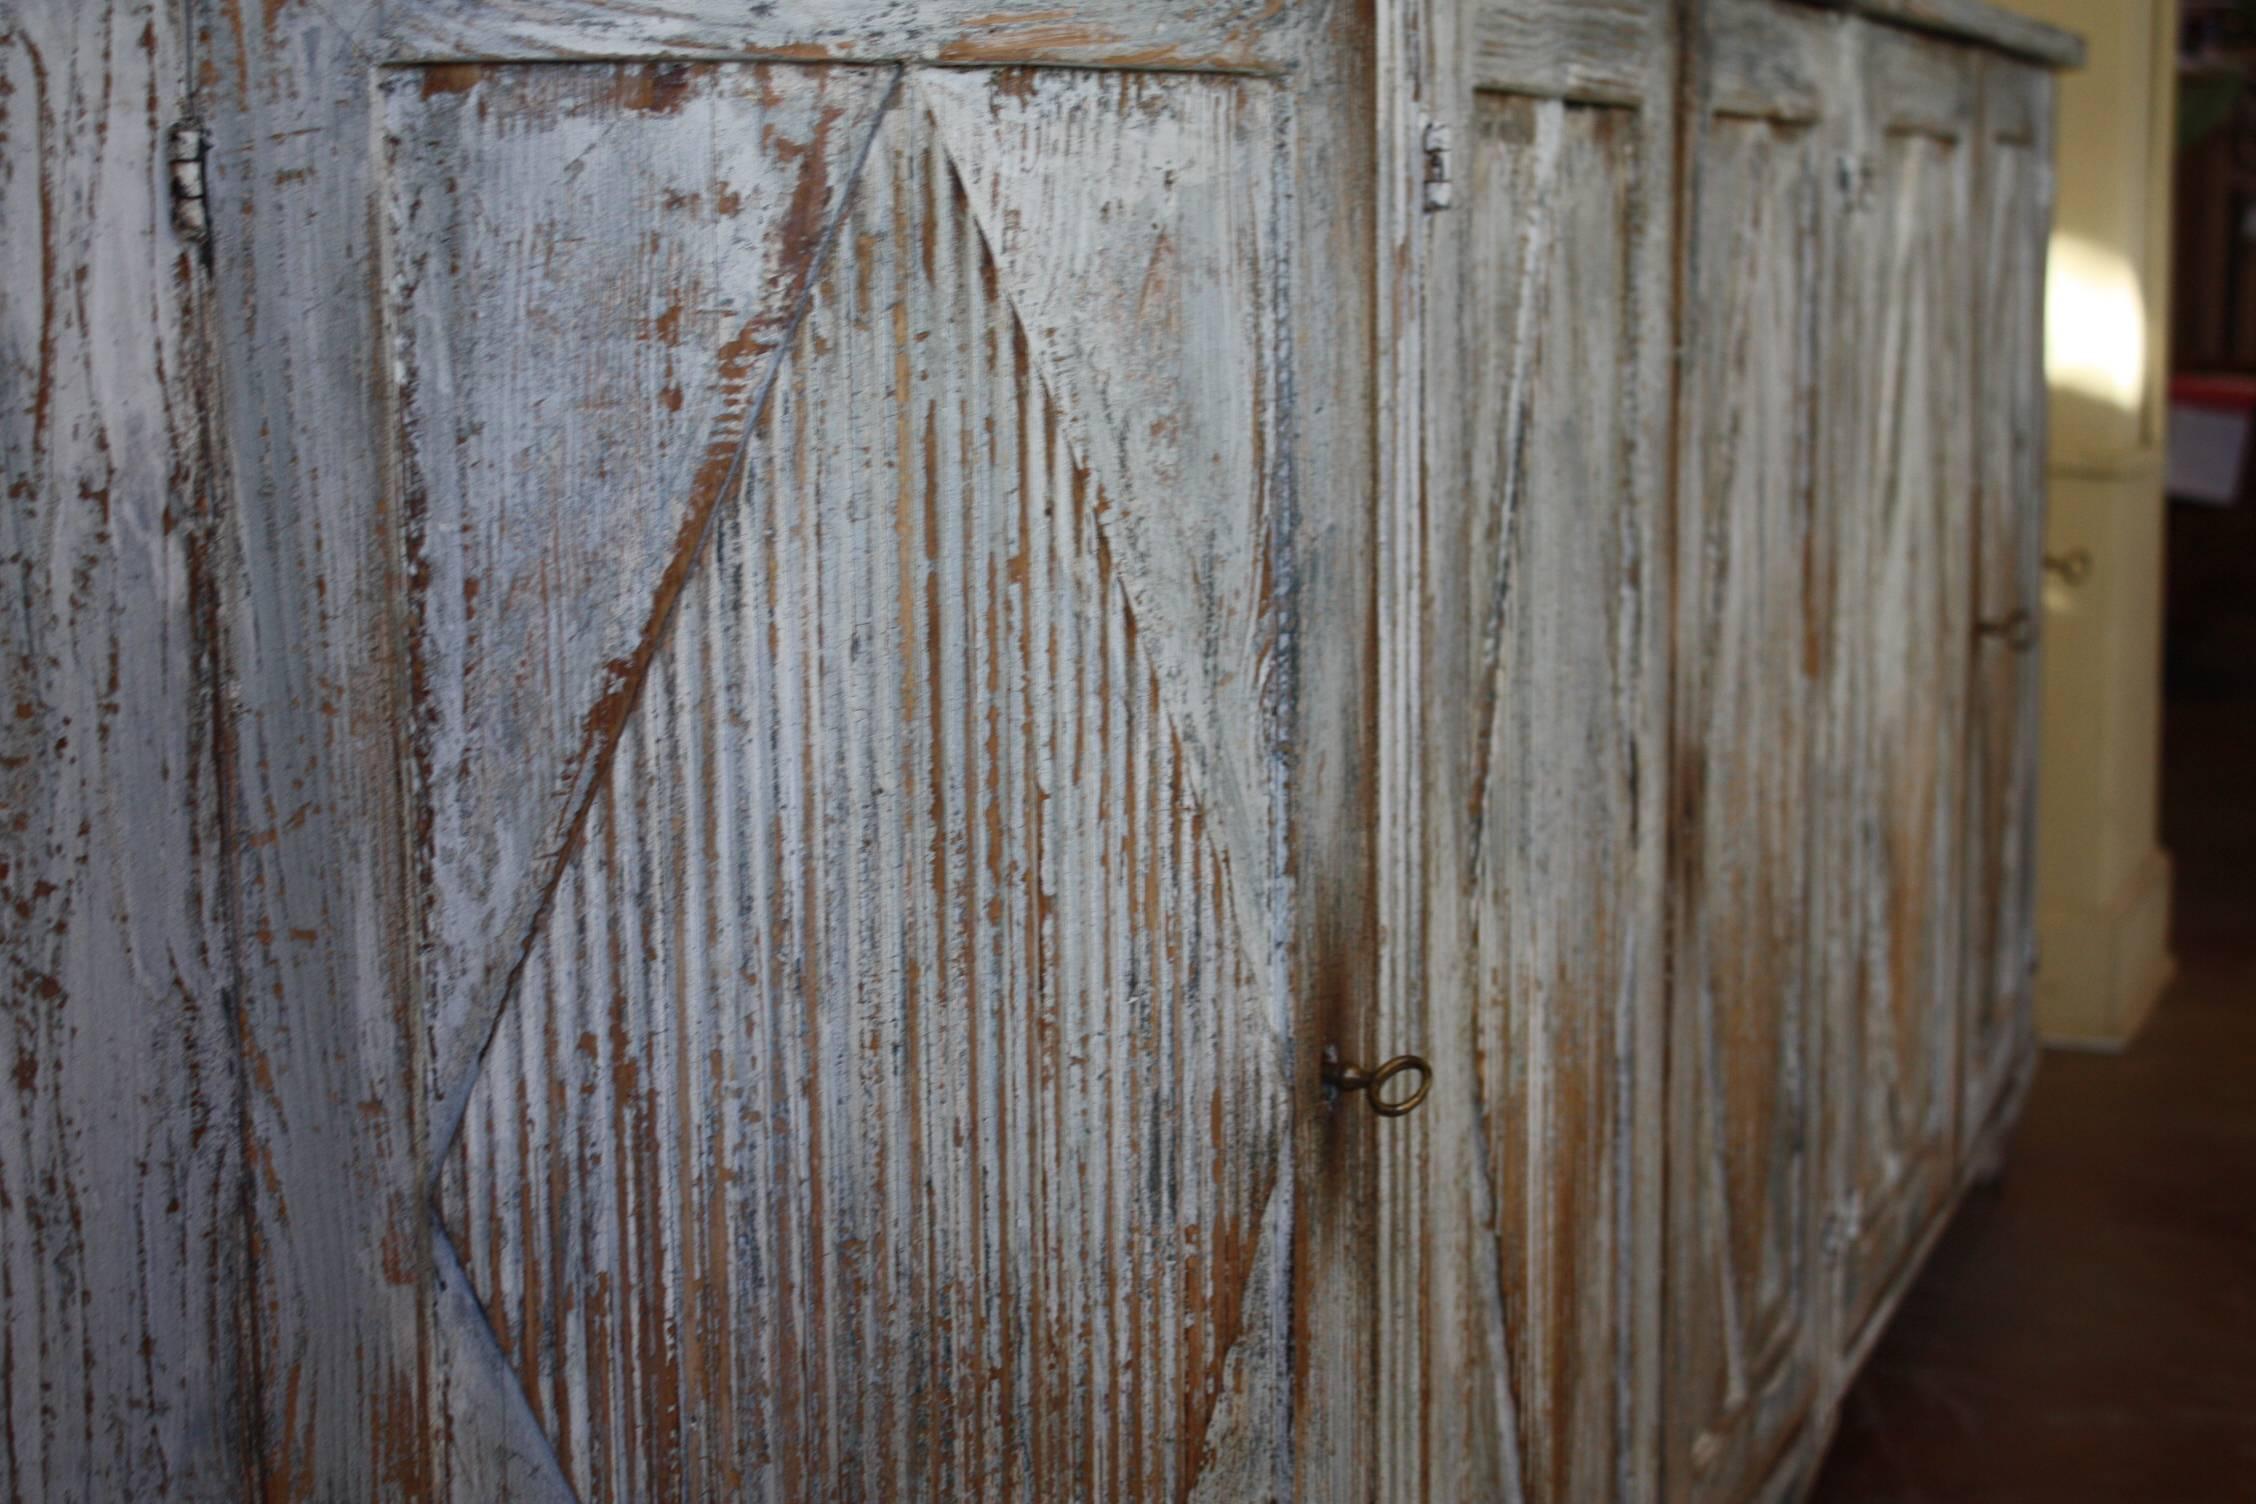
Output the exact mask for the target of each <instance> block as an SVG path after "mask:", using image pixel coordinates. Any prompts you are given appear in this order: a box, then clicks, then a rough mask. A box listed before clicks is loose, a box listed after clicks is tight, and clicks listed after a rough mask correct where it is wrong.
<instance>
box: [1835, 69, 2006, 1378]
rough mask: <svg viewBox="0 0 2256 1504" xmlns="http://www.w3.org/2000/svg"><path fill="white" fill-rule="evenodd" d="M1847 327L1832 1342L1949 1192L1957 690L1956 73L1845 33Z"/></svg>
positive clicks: (1854, 1327) (1903, 1264)
mask: <svg viewBox="0 0 2256 1504" xmlns="http://www.w3.org/2000/svg"><path fill="white" fill-rule="evenodd" d="M1858 45H1859V47H1860V49H1861V59H1860V61H1861V66H1862V69H1863V74H1864V77H1863V83H1864V104H1863V115H1862V120H1861V125H1862V130H1863V136H1862V140H1861V144H1860V149H1859V152H1858V155H1857V158H1856V160H1855V164H1854V165H1855V168H1856V173H1857V178H1858V181H1857V183H1856V185H1855V192H1856V195H1857V209H1856V211H1855V213H1854V214H1853V215H1852V217H1851V220H1850V222H1849V225H1848V227H1847V228H1846V231H1845V241H1846V245H1845V261H1846V263H1847V271H1846V273H1845V275H1846V276H1847V277H1848V278H1849V290H1848V297H1847V299H1846V300H1845V301H1846V302H1847V303H1848V304H1849V305H1850V306H1851V309H1852V313H1851V317H1852V318H1853V319H1854V320H1855V323H1854V325H1853V327H1852V328H1851V329H1849V330H1846V331H1844V334H1843V339H1842V343H1841V345H1840V350H1841V363H1842V371H1843V374H1844V378H1845V380H1844V384H1843V386H1842V388H1841V389H1840V391H1839V393H1838V396H1839V398H1840V400H1842V402H1843V403H1844V411H1843V412H1842V413H1841V414H1840V415H1839V419H1838V421H1839V423H1840V425H1841V427H1840V428H1839V429H1837V430H1836V431H1837V432H1839V433H1840V434H1841V438H1840V440H1839V441H1838V442H1837V444H1836V446H1835V447H1836V452H1837V455H1838V458H1839V460H1840V462H1841V463H1842V464H1844V465H1845V466H1846V467H1847V468H1846V472H1845V474H1844V475H1843V478H1842V489H1841V492H1840V497H1841V512H1840V516H1839V519H1838V528H1839V531H1838V533H1837V535H1836V539H1835V546H1836V549H1837V559H1836V563H1835V568H1836V569H1837V571H1838V575H1837V579H1838V589H1839V592H1840V600H1841V609H1840V610H1839V612H1837V613H1836V616H1835V620H1836V621H1837V622H1838V623H1839V630H1840V631H1842V632H1843V633H1845V634H1847V635H1846V637H1845V638H1844V639H1843V640H1842V641H1841V643H1840V653H1839V670H1838V673H1837V675H1836V687H1837V689H1838V692H1839V695H1838V698H1837V699H1836V701H1835V703H1834V706H1833V713H1834V715H1835V717H1836V730H1837V731H1838V732H1839V733H1840V734H1841V740H1839V741H1837V742H1836V743H1834V745H1833V746H1832V747H1831V748H1829V750H1828V754H1827V760H1828V762H1829V763H1830V764H1831V765H1832V766H1833V767H1834V768H1837V769H1838V770H1839V773H1838V775H1837V776H1841V777H1845V778H1846V779H1848V780H1849V784H1848V786H1847V788H1846V789H1844V790H1842V791H1841V793H1842V797H1840V798H1837V799H1834V800H1830V801H1828V807H1829V814H1830V816H1831V817H1832V818H1833V819H1834V821H1835V822H1836V823H1835V825H1834V826H1833V829H1832V835H1831V837H1830V838H1829V849H1828V850H1827V852H1826V854H1825V860H1826V861H1828V862H1830V863H1835V864H1839V869H1840V871H1841V873H1842V877H1843V880H1844V882H1845V884H1846V889H1845V892H1844V893H1843V895H1842V896H1843V899H1844V906H1843V908H1842V909H1841V910H1838V911H1836V912H1835V913H1834V914H1832V915H1830V916H1829V917H1828V922H1836V921H1837V922H1841V923H1843V924H1845V925H1846V926H1847V928H1846V930H1845V938H1846V941H1847V946H1848V950H1847V954H1846V955H1845V957H1843V958H1842V959H1843V962H1844V966H1843V969H1842V970H1841V971H1840V972H1839V973H1837V974H1835V975H1833V976H1832V977H1831V978H1829V981H1828V984H1827V996H1828V1006H1829V1007H1830V1008H1831V1009H1832V1010H1833V1020H1832V1029H1833V1033H1834V1041H1835V1054H1834V1061H1833V1066H1834V1069H1835V1071H1836V1072H1837V1074H1836V1076H1835V1084H1836V1090H1835V1092H1834V1093H1833V1097H1834V1103H1835V1107H1834V1112H1835V1114H1836V1116H1835V1118H1834V1121H1833V1122H1832V1124H1831V1127H1832V1129H1833V1131H1834V1133H1835V1134H1836V1137H1837V1146H1838V1151H1839V1155H1840V1158H1839V1161H1838V1163H1837V1166H1836V1171H1837V1173H1838V1175H1839V1176H1840V1177H1841V1178H1840V1182H1839V1193H1840V1197H1841V1199H1840V1202H1839V1204H1838V1205H1837V1207H1836V1208H1835V1211H1836V1215H1837V1216H1838V1217H1839V1219H1840V1220H1839V1222H1838V1224H1837V1226H1838V1229H1839V1231H1840V1233H1841V1235H1842V1237H1843V1249H1842V1263H1841V1271H1840V1273H1841V1289H1840V1300H1841V1305H1842V1313H1841V1314H1842V1322H1843V1327H1842V1330H1841V1338H1842V1341H1843V1343H1844V1345H1845V1346H1846V1347H1847V1348H1848V1349H1849V1350H1850V1351H1852V1352H1853V1351H1857V1350H1859V1349H1860V1348H1861V1347H1862V1345H1863V1344H1864V1343H1865V1342H1866V1341H1868V1340H1869V1338H1870V1336H1871V1332H1870V1330H1869V1327H1868V1321H1869V1318H1870V1317H1871V1316H1872V1315H1873V1314H1874V1313H1875V1311H1876V1310H1878V1309H1880V1308H1881V1307H1882V1306H1883V1305H1884V1303H1885V1301H1886V1299H1887V1298H1888V1297H1889V1296H1890V1295H1892V1293H1893V1292H1894V1291H1895V1289H1896V1287H1897V1285H1898V1284H1899V1282H1900V1280H1901V1278H1902V1277H1903V1276H1904V1275H1906V1274H1907V1273H1908V1261H1909V1259H1910V1257H1911V1255H1912V1254H1913V1253H1914V1252H1915V1251H1916V1250H1917V1248H1918V1247H1919V1246H1920V1244H1921V1242H1922V1240H1923V1239H1924V1238H1925V1236H1926V1235H1927V1233H1928V1232H1929V1231H1930V1230H1931V1228H1932V1226H1933V1223H1934V1220H1935V1218H1936V1216H1937V1214H1938V1213H1940V1212H1941V1210H1942V1209H1943V1207H1944V1206H1945V1204H1946V1202H1947V1200H1948V1198H1949V1196H1950V1194H1951V1191H1952V1190H1953V1188H1954V1186H1955V1184H1956V1166H1955V1164H1954V1160H1953V1155H1954V1152H1955V1142H1954V1133H1955V1120H1956V1115H1957V1105H1958V1104H1957V1038H1958V997H1959V983H1960V980H1961V975H1960V974H1961V966H1962V956H1961V951H1960V945H1961V934H1962V931H1963V915H1964V908H1965V888H1964V883H1963V870H1962V863H1961V839H1960V835H1959V831H1960V820H1961V818H1962V802H1963V798H1964V792H1965V789H1964V756H1965V744H1964V737H1965V729H1966V675H1967V672H1968V666H1969V657H1968V654H1969V651H1970V644H1971V638H1972V633H1973V623H1972V621H1971V612H1970V610H1969V607H1970V605H1971V602H1972V594H1971V578H1970V574H1969V570H1970V567H1971V562H1972V551H1971V545H1972V531H1971V530H1972V526H1973V500H1974V475H1973V461H1972V440H1973V417H1972V411H1971V408H1970V405H1969V397H1970V390H1969V381H1970V373H1971V371H1972V364H1971V356H1972V339H1973V330H1972V327H1971V325H1972V320H1971V312H1972V307H1973V302H1972V295H1971V280H1970V279H1971V266H1972V263H1971V259H1970V258H1971V256H1972V253H1973V249H1974V247H1973V242H1972V238H1971V236H1970V234H1969V233H1968V223H1969V220H1968V215H1969V212H1970V209H1971V203H1972V186H1973V170H1974V158H1975V150H1974V144H1975V143H1974V124H1975V121H1974V107H1973V104H1974V101H1973V89H1972V77H1973V75H1972V71H1971V68H1970V66H1969V62H1968V59H1967V58H1966V56H1965V55H1964V54H1963V53H1962V52H1960V51H1958V50H1956V49H1952V48H1949V47H1947V46H1944V45H1942V44H1939V43H1930V42H1927V41H1924V40H1921V39H1917V38H1914V37H1912V36H1909V35H1908V34H1904V33H1899V32H1893V31H1889V30H1886V29H1883V28H1878V27H1872V28H1862V29H1861V35H1860V40H1859V44H1858Z"/></svg>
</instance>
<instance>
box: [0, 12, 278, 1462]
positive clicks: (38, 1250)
mask: <svg viewBox="0 0 2256 1504" xmlns="http://www.w3.org/2000/svg"><path fill="white" fill-rule="evenodd" d="M186 57H187V53H186V48H185V45H184V38H183V35H182V31H181V26H180V18H179V16H178V14H177V13H176V12H175V11H174V10H173V9H172V8H171V7H170V6H168V5H165V4H162V3H150V0H102V3H89V4H85V5H71V6H64V5H45V4H19V3H9V4H5V5H0V266H4V268H5V270H4V273H0V286H4V287H5V289H6V291H5V293H4V294H0V465H4V480H0V489H4V491H5V500H4V502H0V573H4V576H5V580H6V586H5V589H6V596H5V600H4V602H0V683H4V686H5V689H4V693H0V1062H4V1064H5V1069H6V1074H5V1077H4V1078H0V1498H6V1499H9V1500H25V1501H33V1500H37V1501H55V1504H63V1501H87V1504H95V1501H106V1500H113V1499H127V1498H157V1497H160V1496H169V1497H173V1498H195V1499H217V1498H222V1497H233V1496H234V1495H235V1494H237V1493H238V1492H239V1490H240V1488H241V1483H242V1472H241V1470H242V1468H243V1466H244V1463H245V1460H246V1454H247V1452H248V1451H249V1449H250V1444H251V1439H250V1438H249V1437H247V1436H246V1435H245V1434H244V1433H243V1432H242V1431H241V1430H240V1429H239V1428H238V1427H237V1425H236V1417H237V1414H238V1411H237V1408H236V1384H237V1379H238V1373H239V1361H240V1344H239V1341H238V1329H237V1318H238V1309H237V1305H236V1295H237V1292H238V1291H239V1289H240V1288H241V1281H242V1272H243V1270H242V1244H241V1240H240V1238H239V1236H238V1235H237V1224H236V1218H235V1209H236V1202H237V1187H238V1182H239V1160H238V1158H237V1147H238V1143H237V1135H236V1114H237V1072H236V1066H235V1058H234V1048H233V1045H232V1043H231V1041H230V1021H229V1013H230V1009H231V1007H232V1006H233V999H232V998H231V996H230V989H229V968H228V960H227V943H226V931H225V921H224V907H225V902H224V897H223V893H224V885H223V882H222V880H221V872H220V867H219V861H220V832H221V829H222V822H221V814H220V800H219V796H218V792H217V787H216V777H215V775H216V773H217V757H216V755H215V752H214V737H215V728H214V721H213V716H212V705H211V699H210V693H209V691H210V677H209V656H210V652H211V640H210V629H211V612H212V594H211V589H212V558H211V551H210V540H209V532H208V530H209V526H210V517H209V513H208V508H207V498H206V492H205V488H204V477H203V474H202V468H201V467H202V461H201V422H200V412H199V406H198V391H197V387H196V382H195V374H194V356H193V353H192V352H193V349H194V342H193V341H192V340H191V339H190V338H189V322H190V318H191V315H192V313H193V310H194V307H195V304H196V300H197V297H198V287H197V283H198V277H199V271H198V267H197V259H196V255H195V252H194V248H193V247H192V246H190V245H187V244H185V243H184V242H182V241H181V240H179V239H178V238H176V236H175V235H174V233H173V229H172V223H171V209H170V206H169V203H168V200H167V184H168V166H167V162H166V152H167V147H166V136H167V131H168V128H169V127H170V125H171V124H172V123H173V121H174V120H176V119H178V118H180V117H181V116H182V115H183V114H184V113H185V110H186V93H187V87H186V86H187V66H186Z"/></svg>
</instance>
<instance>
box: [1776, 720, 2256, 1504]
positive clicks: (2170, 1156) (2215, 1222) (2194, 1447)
mask: <svg viewBox="0 0 2256 1504" xmlns="http://www.w3.org/2000/svg"><path fill="white" fill-rule="evenodd" d="M2165 744H2166V751H2165V754H2164V769H2165V786H2166V793H2165V799H2164V804H2165V812H2164V820H2163V826H2164V839H2165V840H2166V841H2167V843H2168V844H2169V846H2170V847H2171V850H2172V855H2173V857H2174V858H2175V860H2176V862H2177V868H2178V885H2179V887H2178V910H2177V921H2176V950H2177V956H2178V963H2179V972H2178V980H2177V982H2176V984H2175V985H2174V986H2173V987H2172V988H2171V990H2170V991H2169V993H2168V994H2167V995H2166V996H2165V997H2164V998H2163V1000H2162V1002H2161V1004H2160V1005H2159V1006H2158V1007H2157V1009H2156V1010H2155V1013H2154V1016H2153V1017H2152V1019H2151V1020H2150V1021H2149V1022H2148V1024H2147V1026H2146V1028H2145V1030H2144V1031H2143V1032H2142V1033H2141V1034H2140V1036H2139V1038H2138V1039H2137V1041H2136V1042H2135V1043H2134V1044H2133V1045H2132V1047H2131V1048H2130V1049H2129V1050H2128V1051H2127V1052H2125V1053H2124V1054H2122V1055H2120V1056H2105V1055H2085V1054H2071V1053H2064V1052H2059V1051H2051V1052H2047V1053H2046V1055H2045V1057H2044V1061H2043V1064H2042V1065H2041V1067H2040V1068H2039V1070H2038V1073H2037V1079H2036V1085H2035V1087H2034V1088H2033V1090H2032V1092H2031V1094H2030V1099H2029V1105H2028V1111H2027V1113H2026V1115H2025V1116H2024V1118H2023V1119H2022V1125H2021V1128H2020V1131H2019V1132H2018V1133H2017V1134H2016V1135H2015V1138H2014V1142H2013V1145H2012V1150H2011V1154H2010V1156H2009V1158H2008V1161H2007V1165H2006V1173H2005V1178H2004V1180H2003V1182H2002V1183H2001V1184H2000V1185H1999V1186H1998V1187H1997V1188H1996V1189H1994V1190H1977V1191H1975V1192H1974V1193H1973V1194H1972V1195H1971V1196H1970V1197H1969V1198H1968V1200H1967V1202H1966V1204H1965V1205H1964V1207H1963V1208H1962V1209H1961V1210H1960V1212H1959V1214H1958V1217H1957V1220H1956V1221H1955V1222H1954V1223H1953V1224H1952V1226H1951V1228H1950V1230H1949V1231H1948V1232H1947V1233H1946V1234H1945V1235H1944V1238H1943V1241H1942V1243H1941V1244H1940V1245H1939V1246H1938V1248H1937V1249H1936V1251H1935V1255H1934V1258H1933V1260H1932V1262H1931V1263H1930V1264H1929V1265H1928V1268H1927V1270H1926V1272H1925V1273H1924V1274H1923V1275H1922V1276H1921V1277H1920V1280H1919V1282H1918V1284H1917V1285H1916V1286H1914V1287H1913V1289H1912V1290H1911V1291H1910V1293H1909V1294H1908V1295H1907V1296H1906V1297H1905V1300H1904V1303H1903V1306H1902V1308H1901V1310H1900V1312H1899V1314H1898V1315H1897V1318H1896V1321H1895V1324H1894V1326H1893V1327H1892V1328H1891V1329H1890V1331H1889V1333H1888V1335H1887V1336H1886V1337H1885V1338H1884V1339H1883V1340H1882V1341H1881V1344H1880V1346H1879V1348H1878V1349H1877V1350H1876V1351H1875V1352H1874V1354H1873V1356H1872V1360H1871V1362H1870V1364H1869V1365H1868V1366H1867V1367H1866V1369H1865V1372H1864V1374H1863V1376H1862V1377H1861V1378H1860V1379H1859V1380H1858V1382H1857V1384H1856V1386H1855V1388H1853V1389H1852V1390H1851V1391H1850V1392H1849V1395H1848V1398H1847V1400H1846V1402H1845V1404H1844V1407H1843V1410H1842V1416H1841V1428H1840V1435H1839V1440H1838V1441H1837V1442H1836V1443H1835V1445H1834V1449H1833V1454H1832V1456H1831V1457H1830V1458H1828V1459H1827V1462H1826V1466H1825V1470H1824V1473H1823V1475H1822V1476H1821V1477H1820V1479H1819V1481H1818V1486H1817V1488H1816V1490H1815V1492H1814V1493H1813V1495H1812V1499H1813V1501H1815V1504H1957V1501H1961V1500H1974V1501H1999V1504H2014V1501H2020V1500H2028V1501H2032V1504H2036V1501H2042V1504H2084V1501H2093V1504H2097V1501H2106V1504H2195V1501H2199V1504H2210V1501H2226V1500H2231V1501H2256V701H2251V700H2212V701H2210V702H2208V703H2201V704H2173V705H2172V707H2171V708H2170V711H2169V719H2168V727H2167V734H2166V737H2165Z"/></svg>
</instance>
